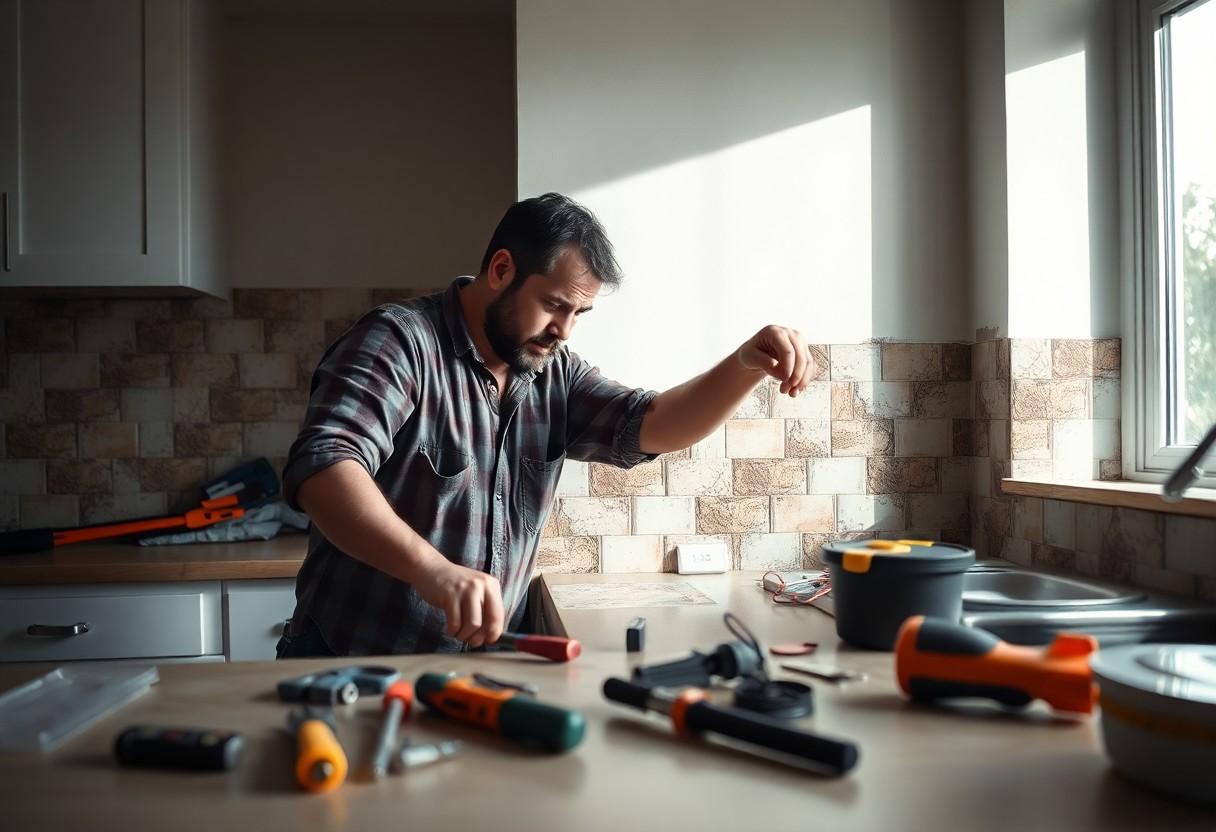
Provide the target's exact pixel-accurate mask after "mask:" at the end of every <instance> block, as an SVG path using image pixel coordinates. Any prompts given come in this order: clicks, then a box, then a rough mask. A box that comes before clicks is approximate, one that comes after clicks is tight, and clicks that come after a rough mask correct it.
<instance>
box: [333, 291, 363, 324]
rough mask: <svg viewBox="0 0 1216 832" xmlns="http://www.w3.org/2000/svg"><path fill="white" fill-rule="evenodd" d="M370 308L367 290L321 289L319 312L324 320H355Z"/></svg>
mask: <svg viewBox="0 0 1216 832" xmlns="http://www.w3.org/2000/svg"><path fill="white" fill-rule="evenodd" d="M371 306H372V293H371V292H370V291H368V290H367V289H322V290H321V310H322V314H323V316H324V317H325V319H326V320H333V319H336V318H345V319H350V318H357V317H359V316H360V315H362V314H363V313H364V312H366V311H367V310H369V309H370V308H371Z"/></svg>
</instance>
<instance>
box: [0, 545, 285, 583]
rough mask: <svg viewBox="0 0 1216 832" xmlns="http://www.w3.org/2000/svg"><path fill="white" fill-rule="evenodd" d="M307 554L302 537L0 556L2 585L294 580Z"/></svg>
mask: <svg viewBox="0 0 1216 832" xmlns="http://www.w3.org/2000/svg"><path fill="white" fill-rule="evenodd" d="M307 551H308V535H306V534H299V533H290V534H280V535H278V536H276V537H273V538H271V539H270V540H241V541H234V542H231V543H187V544H182V545H177V546H140V545H138V544H135V543H82V544H79V545H73V546H62V547H59V548H56V549H53V550H51V551H49V552H35V553H33V554H27V555H4V556H3V557H0V586H47V585H53V584H107V583H127V582H144V581H229V580H230V581H236V580H245V579H252V578H294V577H295V576H296V573H297V572H299V571H300V564H302V563H303V562H304V555H305V553H306V552H307Z"/></svg>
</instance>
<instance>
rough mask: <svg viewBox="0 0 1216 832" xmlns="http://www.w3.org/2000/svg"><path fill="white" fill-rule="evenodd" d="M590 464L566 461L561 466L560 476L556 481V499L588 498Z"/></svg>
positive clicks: (572, 460)
mask: <svg viewBox="0 0 1216 832" xmlns="http://www.w3.org/2000/svg"><path fill="white" fill-rule="evenodd" d="M590 466H591V463H589V462H583V461H582V460H578V459H570V460H566V463H565V464H564V465H562V474H561V477H560V478H559V479H558V481H557V491H555V492H554V493H555V494H556V496H558V497H588V496H590V495H591V480H590Z"/></svg>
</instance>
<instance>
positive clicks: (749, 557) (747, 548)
mask: <svg viewBox="0 0 1216 832" xmlns="http://www.w3.org/2000/svg"><path fill="white" fill-rule="evenodd" d="M801 566H802V535H800V534H789V533H786V534H773V533H769V534H745V535H743V536H741V537H740V538H739V568H740V569H757V570H759V569H764V570H767V569H775V570H791V569H798V568H800V567H801Z"/></svg>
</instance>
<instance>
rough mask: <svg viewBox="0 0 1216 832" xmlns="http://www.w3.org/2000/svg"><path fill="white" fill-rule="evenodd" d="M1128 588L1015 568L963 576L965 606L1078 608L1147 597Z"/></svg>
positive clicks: (974, 608) (984, 608)
mask: <svg viewBox="0 0 1216 832" xmlns="http://www.w3.org/2000/svg"><path fill="white" fill-rule="evenodd" d="M1144 597H1145V596H1144V593H1143V592H1135V591H1128V590H1124V589H1121V588H1114V587H1109V586H1105V585H1102V584H1097V583H1092V582H1090V581H1086V580H1083V579H1078V578H1066V577H1062V576H1059V575H1048V574H1044V573H1041V572H1023V571H1021V570H1013V569H1004V570H1002V569H985V568H981V569H977V570H974V571H969V572H967V573H966V574H965V575H964V576H963V609H965V610H997V609H1002V610H1008V609H1040V608H1048V607H1049V608H1053V609H1056V608H1070V609H1071V608H1077V607H1092V606H1102V605H1107V604H1123V603H1128V602H1132V601H1140V600H1143V599H1144Z"/></svg>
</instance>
